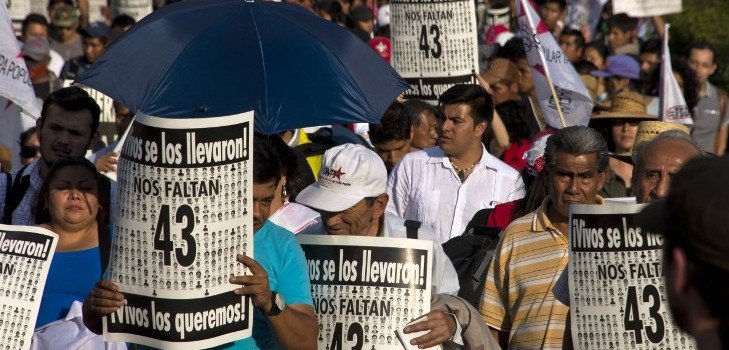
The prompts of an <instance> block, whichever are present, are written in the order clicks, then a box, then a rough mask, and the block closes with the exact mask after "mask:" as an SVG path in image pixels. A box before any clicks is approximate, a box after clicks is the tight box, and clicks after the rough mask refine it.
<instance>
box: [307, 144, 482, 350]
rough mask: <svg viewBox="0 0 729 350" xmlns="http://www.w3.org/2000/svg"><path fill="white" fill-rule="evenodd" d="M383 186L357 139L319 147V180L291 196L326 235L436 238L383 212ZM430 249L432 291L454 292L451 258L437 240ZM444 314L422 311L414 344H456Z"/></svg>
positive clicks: (373, 159)
mask: <svg viewBox="0 0 729 350" xmlns="http://www.w3.org/2000/svg"><path fill="white" fill-rule="evenodd" d="M386 192H387V170H386V169H385V164H384V163H383V162H382V160H381V159H380V158H379V156H378V155H377V154H376V153H375V152H373V151H371V150H370V149H368V148H366V147H364V146H362V145H354V144H344V145H341V146H337V147H334V148H332V149H329V150H328V151H326V152H325V153H324V157H323V158H322V167H321V170H320V171H319V180H318V181H317V182H315V183H313V184H311V185H309V187H307V188H305V189H304V190H303V191H301V193H299V195H298V196H297V197H296V202H297V203H299V204H303V205H306V206H309V207H311V208H313V209H316V210H318V211H319V212H320V213H321V216H322V224H323V226H324V227H323V231H326V233H327V234H330V235H352V236H380V237H397V238H407V237H408V236H412V235H413V233H416V234H417V236H416V237H417V238H419V239H427V240H431V241H433V240H435V234H434V233H433V231H432V230H431V229H429V228H426V227H418V226H419V223H418V222H410V221H409V222H406V221H405V220H403V219H401V218H399V217H397V216H395V215H392V214H389V213H385V208H386V207H387V202H388V199H389V197H388V195H387V193H386ZM408 226H409V227H410V229H408ZM408 230H410V232H411V234H408ZM413 231H415V232H413ZM433 251H434V253H435V256H434V264H433V269H434V271H433V285H432V293H433V294H434V295H436V294H449V295H456V294H457V293H458V290H459V285H458V276H457V274H456V270H455V268H454V267H453V264H452V263H451V262H450V260H449V259H448V257H447V256H446V255H445V252H443V248H442V247H441V246H440V244H434V249H433ZM449 315H450V314H446V313H445V312H443V311H442V310H435V311H431V312H430V313H429V314H427V316H428V320H429V324H430V329H431V332H430V333H428V334H426V335H425V336H423V337H422V338H423V339H426V338H425V337H428V338H427V340H425V341H422V342H419V345H420V344H424V345H426V347H430V346H433V345H435V344H440V343H443V342H444V341H447V340H452V341H454V342H456V343H459V344H460V343H461V342H462V341H461V339H460V338H461V337H460V335H461V331H460V328H461V326H460V324H458V323H457V322H455V320H454V318H453V317H450V316H449ZM474 318H478V317H474ZM426 329H427V328H426ZM431 333H433V334H431ZM417 339H419V338H416V340H417ZM432 341H434V342H435V344H433V343H431V342H432Z"/></svg>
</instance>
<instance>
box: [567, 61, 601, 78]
mask: <svg viewBox="0 0 729 350" xmlns="http://www.w3.org/2000/svg"><path fill="white" fill-rule="evenodd" d="M573 65H574V66H575V70H576V71H577V74H579V75H590V74H591V73H592V72H593V71H596V70H597V67H596V66H595V64H593V63H592V62H590V61H588V60H579V61H577V62H575V63H574V64H573Z"/></svg>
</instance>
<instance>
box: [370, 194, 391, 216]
mask: <svg viewBox="0 0 729 350" xmlns="http://www.w3.org/2000/svg"><path fill="white" fill-rule="evenodd" d="M389 200H390V196H388V195H387V193H383V194H381V195H379V196H377V199H376V200H375V208H374V211H373V212H372V218H373V219H379V218H380V217H382V215H384V214H385V209H387V202H388V201H389Z"/></svg>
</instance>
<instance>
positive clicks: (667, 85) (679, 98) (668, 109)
mask: <svg viewBox="0 0 729 350" xmlns="http://www.w3.org/2000/svg"><path fill="white" fill-rule="evenodd" d="M670 27H671V25H670V24H668V23H666V31H665V34H664V36H663V60H662V62H661V92H660V102H661V103H660V111H659V112H658V115H659V116H661V119H662V120H663V121H666V122H671V123H679V124H685V125H693V124H694V121H693V119H691V113H690V112H689V109H688V106H687V105H686V99H684V98H683V93H682V92H681V88H679V86H678V82H677V81H676V76H674V75H673V67H671V51H669V49H668V28H670Z"/></svg>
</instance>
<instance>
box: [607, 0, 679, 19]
mask: <svg viewBox="0 0 729 350" xmlns="http://www.w3.org/2000/svg"><path fill="white" fill-rule="evenodd" d="M682 6H683V5H682V0H613V13H616V14H617V13H627V14H628V15H629V16H631V17H652V16H661V15H668V14H671V13H679V12H681V11H682Z"/></svg>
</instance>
